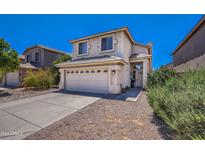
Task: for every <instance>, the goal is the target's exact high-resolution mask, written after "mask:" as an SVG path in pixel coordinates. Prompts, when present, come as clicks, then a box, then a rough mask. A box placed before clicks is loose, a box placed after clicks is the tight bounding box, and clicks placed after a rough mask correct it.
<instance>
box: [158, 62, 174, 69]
mask: <svg viewBox="0 0 205 154" xmlns="http://www.w3.org/2000/svg"><path fill="white" fill-rule="evenodd" d="M160 68H166V69H170V70H172V69H174V66H173V63H168V64H166V65H163V66H161V67H160Z"/></svg>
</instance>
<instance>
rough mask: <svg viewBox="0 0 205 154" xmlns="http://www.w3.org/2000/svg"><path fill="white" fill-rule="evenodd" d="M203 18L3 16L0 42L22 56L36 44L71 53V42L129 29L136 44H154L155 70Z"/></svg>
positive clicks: (0, 16)
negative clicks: (9, 45) (7, 43)
mask: <svg viewBox="0 0 205 154" xmlns="http://www.w3.org/2000/svg"><path fill="white" fill-rule="evenodd" d="M201 17H202V15H0V38H4V39H6V40H7V41H8V42H9V43H10V44H11V46H12V47H13V48H15V49H16V50H17V51H18V53H19V54H22V52H23V51H24V50H25V48H27V47H30V46H32V45H35V44H42V45H45V46H48V47H52V48H56V49H60V50H64V51H66V52H68V53H70V52H71V44H70V43H68V41H69V40H72V39H75V38H79V37H83V36H87V35H91V34H94V33H98V32H103V31H107V30H111V29H115V28H119V27H122V26H128V27H129V30H130V32H131V33H132V35H133V37H134V39H135V41H137V42H140V43H145V44H146V43H148V42H153V45H154V46H153V67H154V68H158V67H160V66H161V65H163V64H167V63H169V62H171V61H172V57H171V56H170V54H171V53H172V52H173V50H174V49H175V48H176V46H177V45H178V44H179V43H180V41H181V40H182V39H183V38H184V37H185V35H186V34H187V33H188V32H189V31H190V30H191V29H192V28H193V26H194V25H195V24H196V23H197V22H198V21H199V19H200V18H201Z"/></svg>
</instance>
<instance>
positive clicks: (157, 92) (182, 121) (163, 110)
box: [147, 68, 205, 139]
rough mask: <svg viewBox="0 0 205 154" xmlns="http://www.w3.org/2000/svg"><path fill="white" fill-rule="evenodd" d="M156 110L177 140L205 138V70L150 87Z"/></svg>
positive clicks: (149, 95)
mask: <svg viewBox="0 0 205 154" xmlns="http://www.w3.org/2000/svg"><path fill="white" fill-rule="evenodd" d="M147 95H148V99H149V103H150V105H151V106H152V107H153V110H154V112H155V113H156V115H157V116H159V117H160V118H161V119H162V120H163V121H164V122H165V123H166V124H167V125H168V126H170V128H171V129H172V130H173V136H174V138H175V139H205V69H204V68H203V69H201V70H198V71H189V72H186V73H184V74H182V75H180V76H178V77H174V78H171V79H169V80H167V81H166V82H165V84H164V86H161V85H160V84H159V85H157V86H155V87H153V88H149V89H148V93H147Z"/></svg>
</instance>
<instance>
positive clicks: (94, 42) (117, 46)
mask: <svg viewBox="0 0 205 154" xmlns="http://www.w3.org/2000/svg"><path fill="white" fill-rule="evenodd" d="M123 34H124V32H118V33H114V34H112V35H113V36H114V50H113V51H110V52H101V37H97V38H92V39H89V40H88V54H87V55H83V56H78V42H76V43H74V44H73V55H72V59H73V60H76V59H79V58H82V57H97V56H102V55H110V56H118V57H121V58H123V56H124V50H123Z"/></svg>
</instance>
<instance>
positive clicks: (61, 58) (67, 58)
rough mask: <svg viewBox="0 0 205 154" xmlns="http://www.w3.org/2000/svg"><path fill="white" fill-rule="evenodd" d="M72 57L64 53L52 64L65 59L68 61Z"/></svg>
mask: <svg viewBox="0 0 205 154" xmlns="http://www.w3.org/2000/svg"><path fill="white" fill-rule="evenodd" d="M71 59H72V58H71V56H70V55H64V56H60V57H59V58H58V59H57V60H56V61H54V62H53V64H54V65H56V64H59V63H63V62H66V61H70V60H71Z"/></svg>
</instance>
